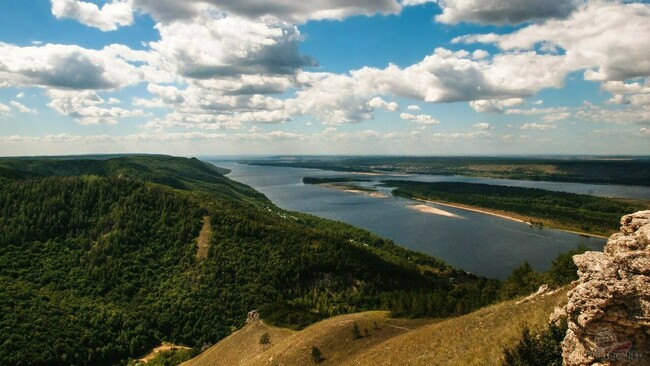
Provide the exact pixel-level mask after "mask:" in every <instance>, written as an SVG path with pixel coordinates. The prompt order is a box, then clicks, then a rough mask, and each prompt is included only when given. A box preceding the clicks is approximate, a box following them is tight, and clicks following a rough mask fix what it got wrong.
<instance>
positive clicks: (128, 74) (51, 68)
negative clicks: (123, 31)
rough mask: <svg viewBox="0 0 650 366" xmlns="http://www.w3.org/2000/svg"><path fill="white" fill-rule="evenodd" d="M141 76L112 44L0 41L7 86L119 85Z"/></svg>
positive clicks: (1, 74)
mask: <svg viewBox="0 0 650 366" xmlns="http://www.w3.org/2000/svg"><path fill="white" fill-rule="evenodd" d="M124 48H126V47H124ZM142 78H143V72H142V71H141V70H139V69H138V67H136V66H134V65H133V64H132V63H130V62H129V60H128V58H126V57H125V56H123V55H120V54H119V53H118V52H116V48H115V47H111V46H109V47H105V48H104V49H102V50H89V49H85V48H82V47H79V46H69V45H53V44H47V45H44V46H40V47H18V46H14V45H10V44H6V43H2V42H0V83H2V82H4V83H5V84H7V85H8V86H40V87H48V88H57V89H78V90H83V89H119V88H123V87H125V86H128V85H133V84H136V83H138V82H140V80H142Z"/></svg>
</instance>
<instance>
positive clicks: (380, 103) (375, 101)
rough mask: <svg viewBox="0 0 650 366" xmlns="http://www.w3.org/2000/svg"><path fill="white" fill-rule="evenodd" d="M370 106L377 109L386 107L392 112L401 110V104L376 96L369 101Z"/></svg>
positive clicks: (385, 108)
mask: <svg viewBox="0 0 650 366" xmlns="http://www.w3.org/2000/svg"><path fill="white" fill-rule="evenodd" d="M368 106H369V107H370V108H375V109H377V108H378V109H384V110H387V111H390V112H397V111H398V110H399V104H397V103H395V102H387V101H385V100H383V99H381V98H380V97H374V98H372V99H371V100H370V101H369V102H368Z"/></svg>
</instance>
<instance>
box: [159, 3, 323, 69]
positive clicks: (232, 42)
mask: <svg viewBox="0 0 650 366" xmlns="http://www.w3.org/2000/svg"><path fill="white" fill-rule="evenodd" d="M156 28H157V29H158V31H159V32H160V37H161V39H160V41H157V42H152V43H151V44H150V45H151V48H152V49H153V50H154V51H156V52H157V53H158V54H159V55H160V56H161V57H162V58H163V59H164V60H166V61H167V62H168V64H169V65H170V67H172V68H174V71H175V72H176V73H177V74H179V75H182V76H183V77H186V78H193V79H211V78H228V77H237V76H240V75H269V74H270V75H273V74H275V75H287V74H294V73H295V72H296V71H297V70H298V69H300V68H302V67H305V66H314V65H316V61H315V60H314V59H312V58H310V57H308V56H304V55H301V54H300V52H299V50H298V42H299V41H300V39H301V36H300V32H299V31H298V28H297V27H296V26H293V25H289V24H287V23H282V22H277V21H273V20H266V21H252V20H249V19H246V18H242V17H236V16H223V15H219V14H211V13H201V14H200V15H199V16H197V17H196V18H194V19H192V21H191V22H183V21H176V22H172V23H169V24H160V23H159V24H157V25H156Z"/></svg>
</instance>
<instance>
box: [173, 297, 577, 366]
mask: <svg viewBox="0 0 650 366" xmlns="http://www.w3.org/2000/svg"><path fill="white" fill-rule="evenodd" d="M566 292H567V289H563V290H562V291H559V292H557V293H555V294H553V295H549V296H547V297H544V298H541V299H536V300H533V301H531V302H526V303H522V304H519V305H517V304H516V300H513V301H509V302H504V303H501V304H497V305H493V306H490V307H486V308H484V309H481V310H478V311H476V312H474V313H472V314H468V315H465V316H462V317H457V318H450V319H447V320H443V321H440V320H438V321H436V320H432V319H391V318H388V317H387V313H386V312H382V311H371V312H365V313H358V314H351V315H342V316H337V317H334V318H330V319H326V320H323V321H321V322H319V323H316V324H313V325H311V326H309V327H307V328H305V329H304V330H302V331H300V332H291V331H288V330H285V329H279V328H272V327H267V326H265V325H263V324H260V323H259V322H258V323H255V324H252V325H247V326H246V327H244V328H243V329H242V330H240V331H239V332H237V333H235V334H233V335H231V336H230V337H228V338H226V339H225V340H223V341H221V342H220V343H218V344H217V345H215V346H214V347H212V348H210V349H209V350H208V351H206V352H204V353H203V354H201V355H199V356H198V357H197V358H195V359H194V360H191V361H189V362H186V363H184V364H183V365H184V366H204V365H205V366H207V365H216V366H221V365H224V366H234V365H245V366H262V365H273V366H281V365H282V366H305V365H315V363H314V361H313V360H312V359H311V356H310V351H311V348H312V347H313V346H316V347H318V348H319V349H320V351H321V352H322V354H323V356H324V357H325V361H323V362H322V363H320V365H348V366H352V365H355V366H356V365H373V366H374V365H399V366H405V365H427V366H429V365H463V366H467V365H482V366H483V365H500V364H501V357H502V353H503V351H502V350H503V347H504V346H506V345H512V344H514V343H515V342H516V341H517V340H518V339H519V337H520V335H521V330H522V328H523V326H524V324H527V325H528V326H529V327H531V328H533V329H538V328H541V327H543V326H545V325H546V324H547V322H548V318H549V315H550V314H551V312H552V311H553V309H554V307H555V306H556V305H558V304H564V303H566ZM355 322H356V323H357V325H358V326H359V329H360V331H361V334H362V335H363V334H364V333H365V330H366V329H367V330H368V333H369V336H367V337H363V338H360V339H356V340H353V333H352V328H353V324H354V323H355ZM264 332H269V334H270V335H271V340H272V344H271V345H270V346H267V347H266V349H265V348H264V347H263V346H261V345H260V344H259V338H260V337H261V335H262V334H263V333H264Z"/></svg>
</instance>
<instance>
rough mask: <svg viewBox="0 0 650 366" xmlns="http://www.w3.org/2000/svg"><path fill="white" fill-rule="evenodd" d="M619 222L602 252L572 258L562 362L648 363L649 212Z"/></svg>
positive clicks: (649, 300)
mask: <svg viewBox="0 0 650 366" xmlns="http://www.w3.org/2000/svg"><path fill="white" fill-rule="evenodd" d="M621 225H622V226H621V230H620V232H619V233H616V234H614V235H612V236H611V237H610V238H609V241H608V242H607V245H606V246H605V250H604V252H586V253H584V254H581V255H577V256H575V257H573V261H574V262H575V264H576V265H577V266H578V275H579V278H580V279H579V280H578V281H577V283H576V284H575V287H574V288H573V290H571V291H570V292H569V302H568V304H567V306H566V308H565V311H566V314H567V317H568V324H569V330H568V332H567V335H566V338H565V339H564V341H563V343H562V349H563V358H564V364H565V365H568V366H574V365H575V366H577V365H580V366H583V365H635V366H636V365H650V211H641V212H637V213H635V214H632V215H627V216H624V217H623V218H622V219H621Z"/></svg>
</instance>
